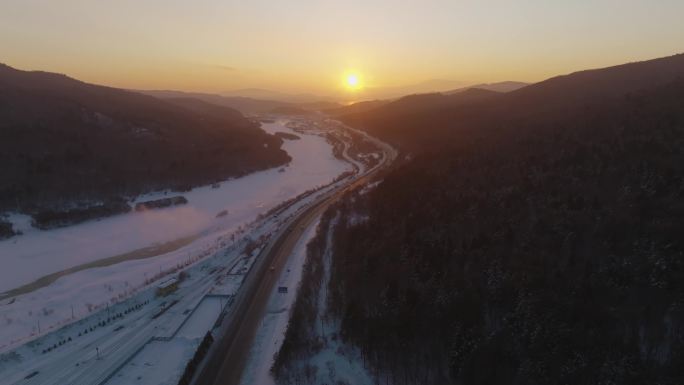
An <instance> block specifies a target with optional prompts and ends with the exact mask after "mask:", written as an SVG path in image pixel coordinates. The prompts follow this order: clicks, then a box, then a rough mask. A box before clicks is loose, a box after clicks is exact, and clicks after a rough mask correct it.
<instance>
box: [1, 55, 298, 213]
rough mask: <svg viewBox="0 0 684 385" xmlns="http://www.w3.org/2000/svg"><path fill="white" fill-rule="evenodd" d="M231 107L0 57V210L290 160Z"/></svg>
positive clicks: (126, 192) (177, 183) (183, 184)
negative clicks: (23, 67)
mask: <svg viewBox="0 0 684 385" xmlns="http://www.w3.org/2000/svg"><path fill="white" fill-rule="evenodd" d="M281 144H282V141H281V139H279V138H277V137H275V136H272V135H269V134H266V133H265V132H264V131H263V130H261V129H260V128H259V126H258V124H256V123H253V122H252V121H250V120H248V119H246V118H245V117H243V116H242V114H241V113H240V112H238V111H236V110H234V109H232V108H228V107H225V106H215V105H211V104H208V103H206V102H203V101H201V100H197V99H191V98H186V99H176V100H169V101H164V100H161V99H158V98H155V97H152V96H148V95H142V94H140V93H135V92H131V91H125V90H121V89H116V88H110V87H103V86H98V85H93V84H88V83H84V82H81V81H78V80H75V79H72V78H69V77H67V76H64V75H60V74H54V73H47V72H30V71H20V70H17V69H14V68H11V67H9V66H6V65H0V163H1V164H2V168H0V180H1V181H2V183H1V184H0V212H1V211H5V210H10V209H11V210H19V211H24V212H35V211H38V210H42V209H45V208H53V207H55V206H56V205H78V204H82V203H84V202H93V201H102V200H106V199H111V198H118V197H121V196H131V195H135V194H139V193H143V192H147V191H150V190H157V189H164V188H177V189H185V188H188V187H189V186H193V185H197V184H204V183H210V182H213V181H216V180H220V179H225V178H228V177H236V176H240V175H244V174H247V173H250V172H253V171H256V170H261V169H265V168H269V167H274V166H277V165H280V164H283V163H285V162H288V161H289V160H290V158H289V156H288V155H287V153H285V151H283V150H282V149H281V148H280V146H281Z"/></svg>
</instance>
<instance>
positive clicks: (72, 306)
mask: <svg viewBox="0 0 684 385" xmlns="http://www.w3.org/2000/svg"><path fill="white" fill-rule="evenodd" d="M71 319H74V304H71Z"/></svg>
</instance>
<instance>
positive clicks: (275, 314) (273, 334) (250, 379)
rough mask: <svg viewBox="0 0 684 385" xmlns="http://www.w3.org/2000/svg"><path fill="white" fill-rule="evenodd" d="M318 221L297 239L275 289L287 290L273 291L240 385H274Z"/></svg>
mask: <svg viewBox="0 0 684 385" xmlns="http://www.w3.org/2000/svg"><path fill="white" fill-rule="evenodd" d="M319 221H320V219H318V220H316V221H314V223H313V224H312V225H311V226H310V227H309V228H308V229H307V230H306V233H305V234H304V236H303V237H301V238H300V239H299V241H298V242H297V245H296V246H295V248H294V250H293V252H292V255H291V256H290V258H289V259H288V261H287V265H286V266H285V269H284V270H283V272H282V274H281V276H280V278H279V279H278V285H277V286H279V287H280V286H285V287H287V288H288V292H287V293H279V292H278V290H277V289H278V288H277V287H276V288H274V291H273V293H272V294H271V298H270V299H269V302H268V307H267V309H266V314H265V316H264V319H263V321H262V323H261V325H260V326H259V329H258V330H257V334H256V336H255V338H254V343H253V345H252V348H251V350H250V353H249V358H248V359H247V363H246V364H245V371H244V373H243V375H242V379H241V380H240V383H241V384H244V385H251V384H259V385H273V384H275V382H274V379H273V377H272V376H271V373H270V370H271V366H272V365H273V357H274V355H275V354H276V352H277V351H278V349H280V345H281V344H282V343H283V338H284V336H285V331H286V330H287V322H288V320H289V319H290V309H291V307H292V305H293V304H294V301H295V299H296V297H297V286H298V285H299V282H300V280H301V278H302V269H303V268H304V261H305V260H306V245H307V244H308V243H309V241H310V240H311V239H313V237H314V235H315V234H316V228H317V227H318V223H319Z"/></svg>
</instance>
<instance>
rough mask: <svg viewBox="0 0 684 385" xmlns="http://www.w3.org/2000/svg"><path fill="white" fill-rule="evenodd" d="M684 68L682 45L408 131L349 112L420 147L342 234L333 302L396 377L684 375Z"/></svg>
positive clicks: (637, 379)
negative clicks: (677, 51) (675, 52)
mask: <svg viewBox="0 0 684 385" xmlns="http://www.w3.org/2000/svg"><path fill="white" fill-rule="evenodd" d="M682 74H684V56H681V55H679V56H674V57H670V58H665V59H661V60H656V61H652V62H646V63H635V64H630V65H627V66H620V67H614V68H609V69H605V70H600V71H591V72H583V73H578V74H574V75H569V76H567V77H561V78H556V79H551V80H549V81H547V82H543V83H539V84H537V85H533V86H529V87H526V88H523V89H521V90H519V91H514V92H512V93H510V94H506V95H505V96H503V97H497V98H496V99H492V100H488V101H484V102H482V103H481V104H480V105H479V107H477V108H472V109H471V110H470V111H468V112H464V111H463V110H460V108H461V107H454V108H453V109H451V110H444V111H442V112H439V113H437V112H435V111H431V112H429V113H421V112H418V113H416V114H414V115H412V116H411V117H406V116H405V117H404V119H405V123H404V125H403V126H401V128H400V130H398V131H392V127H391V124H390V123H389V122H388V121H387V120H383V119H384V118H382V119H381V118H375V116H373V115H372V114H373V113H372V111H371V112H366V113H364V114H366V115H365V117H364V118H363V119H364V120H360V118H358V117H356V118H354V119H350V120H349V121H350V122H352V124H353V123H354V122H356V123H357V124H359V125H360V126H362V127H363V128H365V129H368V130H369V131H370V132H373V133H375V134H377V135H380V136H381V137H384V138H387V139H389V140H392V141H393V142H395V143H398V144H399V145H400V146H401V147H402V148H403V149H404V150H405V151H406V150H409V151H411V152H413V153H414V154H415V156H414V157H413V158H412V159H411V160H410V161H408V162H405V163H404V164H403V165H402V166H400V167H398V168H396V169H395V170H393V171H392V172H390V173H389V174H388V175H387V176H386V177H385V178H384V181H383V182H382V183H381V184H380V185H379V186H378V187H377V188H375V189H374V190H372V191H371V192H369V193H367V194H364V195H358V194H357V195H356V196H353V197H350V198H349V199H348V200H347V201H346V203H345V204H344V205H343V209H342V211H343V212H344V213H345V214H346V216H347V218H350V219H349V220H348V221H347V222H346V223H344V222H343V224H342V225H341V226H339V227H338V228H337V231H336V233H335V236H334V243H335V246H334V265H333V274H332V281H331V284H330V286H329V291H330V294H329V298H328V300H329V301H330V303H331V306H330V307H329V308H330V309H333V313H334V314H335V315H337V316H338V317H339V318H340V319H341V320H342V335H343V337H344V339H345V340H346V341H348V342H351V343H353V344H354V345H356V346H359V347H360V348H361V349H362V352H363V354H364V359H365V360H367V362H368V363H369V364H370V367H371V368H373V371H374V373H376V375H378V376H379V377H380V378H381V379H382V381H383V383H384V381H385V380H389V382H390V383H396V384H445V383H455V384H554V383H563V384H643V383H658V384H679V383H683V382H684V255H683V253H684V238H683V237H682V233H683V232H684V80H683V79H682ZM544 101H547V103H544ZM388 106H390V105H387V106H386V107H388ZM492 111H496V114H492V113H488V112H492ZM478 114H481V115H478ZM435 115H437V117H435ZM382 116H386V115H385V112H384V111H383V115H382ZM448 117H453V118H455V119H456V120H454V121H452V122H451V124H448V125H447V126H445V127H439V128H436V127H432V128H430V127H431V126H430V125H426V124H425V123H426V122H427V123H432V124H446V122H448V121H449V120H448V119H447V118H448ZM466 122H468V123H474V124H473V125H472V126H467V125H463V124H464V123H466ZM393 123H396V122H393ZM425 136H430V137H429V138H426V137H425ZM436 144H440V145H439V146H437V145H436ZM351 218H367V219H364V220H358V219H354V220H352V219H351Z"/></svg>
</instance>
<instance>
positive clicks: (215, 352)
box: [193, 128, 397, 385]
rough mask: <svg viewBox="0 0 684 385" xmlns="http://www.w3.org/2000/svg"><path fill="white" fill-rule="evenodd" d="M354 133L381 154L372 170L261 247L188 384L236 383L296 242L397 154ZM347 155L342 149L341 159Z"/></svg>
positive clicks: (318, 203)
mask: <svg viewBox="0 0 684 385" xmlns="http://www.w3.org/2000/svg"><path fill="white" fill-rule="evenodd" d="M348 129H350V130H353V129H351V128H348ZM353 131H355V132H357V133H361V134H362V135H363V136H364V137H366V138H367V139H370V140H371V141H373V142H374V143H375V144H376V145H377V146H378V147H379V148H380V149H381V150H382V152H383V156H382V159H381V161H380V162H379V164H378V165H376V166H375V167H374V168H372V169H369V170H366V171H365V172H363V173H361V174H360V175H357V176H356V177H354V178H352V179H351V180H350V181H349V183H347V184H346V185H343V186H340V187H339V188H338V189H336V190H333V191H331V192H329V193H327V194H324V195H322V196H321V197H320V198H318V199H317V200H315V201H313V202H312V203H311V204H310V206H309V207H308V208H307V209H306V210H304V211H303V212H301V213H300V214H299V215H297V216H296V217H294V218H292V219H291V220H290V222H289V223H288V224H287V225H286V226H284V228H283V229H282V230H281V231H280V232H279V233H278V234H277V235H276V236H274V237H273V238H272V239H271V241H270V242H269V243H268V245H267V246H266V247H264V249H263V251H262V252H261V254H260V255H259V257H258V258H257V261H256V262H255V265H254V266H253V268H252V270H251V271H250V273H249V274H248V276H247V278H246V279H245V282H244V283H243V285H242V287H241V288H240V291H239V292H238V294H237V296H236V299H235V302H234V304H233V306H232V308H231V311H230V313H229V314H228V316H227V317H226V318H225V319H224V322H223V324H222V326H221V328H220V329H219V330H218V332H217V333H216V335H215V338H216V341H215V342H214V344H213V345H212V348H211V349H210V351H209V354H208V356H207V357H206V358H205V360H204V362H203V364H202V365H201V366H200V369H199V371H198V374H197V375H196V377H195V378H194V379H193V384H196V385H213V384H222V385H237V384H239V383H240V378H241V376H242V372H243V370H244V366H245V363H246V360H247V358H248V356H249V351H250V348H251V346H252V342H253V340H254V336H255V334H256V331H257V328H258V327H259V324H260V323H261V320H262V318H263V316H264V313H265V311H266V305H267V303H268V300H269V298H270V295H271V293H272V292H273V289H274V286H275V284H276V282H277V280H278V277H279V276H280V273H281V272H282V269H283V268H284V266H285V265H286V262H287V259H288V258H289V256H290V255H291V254H292V251H293V249H294V247H295V245H296V244H297V242H298V241H299V239H300V238H301V237H302V236H303V234H304V233H305V231H306V229H307V228H308V227H309V226H311V225H313V223H314V222H315V221H316V219H317V218H318V217H319V216H320V215H321V214H322V213H323V212H324V211H325V210H326V209H327V208H328V207H329V206H330V205H331V204H333V203H334V202H335V201H337V200H338V199H340V197H342V195H344V194H345V193H346V192H347V191H349V190H352V189H355V188H358V187H360V186H363V185H365V184H367V183H368V182H369V181H371V180H372V178H373V177H374V176H375V175H377V173H378V172H380V171H381V170H382V169H384V168H386V167H387V166H389V165H390V164H391V163H392V162H393V161H394V159H395V158H396V155H397V153H396V151H395V150H394V149H393V148H392V147H390V146H389V145H387V144H385V143H383V142H380V141H379V140H377V139H374V138H371V137H368V135H366V134H365V133H363V132H359V131H357V130H353ZM346 150H347V149H346V148H345V153H346ZM345 155H346V154H345Z"/></svg>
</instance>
